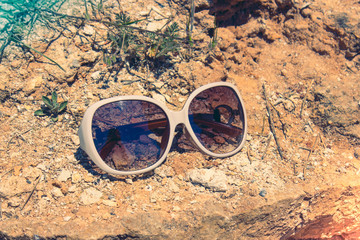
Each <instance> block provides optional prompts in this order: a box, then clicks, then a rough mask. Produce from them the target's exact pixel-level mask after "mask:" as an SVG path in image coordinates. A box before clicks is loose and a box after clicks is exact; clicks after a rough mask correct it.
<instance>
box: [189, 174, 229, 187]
mask: <svg viewBox="0 0 360 240" xmlns="http://www.w3.org/2000/svg"><path fill="white" fill-rule="evenodd" d="M187 177H188V179H189V181H190V182H191V183H193V184H197V185H201V186H204V187H206V188H209V189H211V190H212V191H214V192H226V191H227V190H228V184H227V182H228V181H227V177H226V175H225V173H224V172H223V171H221V170H215V169H214V168H211V169H193V170H190V171H189V172H187Z"/></svg>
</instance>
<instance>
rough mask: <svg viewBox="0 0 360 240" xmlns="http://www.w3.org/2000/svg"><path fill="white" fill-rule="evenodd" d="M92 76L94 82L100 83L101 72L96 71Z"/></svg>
mask: <svg viewBox="0 0 360 240" xmlns="http://www.w3.org/2000/svg"><path fill="white" fill-rule="evenodd" d="M90 76H91V78H92V79H93V80H95V81H99V80H100V79H101V71H96V72H94V73H92V74H91V75H90Z"/></svg>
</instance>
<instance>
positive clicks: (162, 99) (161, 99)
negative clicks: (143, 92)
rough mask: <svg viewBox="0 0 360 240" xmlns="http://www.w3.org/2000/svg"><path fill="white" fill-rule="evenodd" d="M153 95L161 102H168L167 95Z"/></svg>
mask: <svg viewBox="0 0 360 240" xmlns="http://www.w3.org/2000/svg"><path fill="white" fill-rule="evenodd" d="M152 97H153V98H154V99H156V100H158V101H160V102H163V103H164V102H166V99H165V97H164V96H163V95H161V94H158V93H153V94H152Z"/></svg>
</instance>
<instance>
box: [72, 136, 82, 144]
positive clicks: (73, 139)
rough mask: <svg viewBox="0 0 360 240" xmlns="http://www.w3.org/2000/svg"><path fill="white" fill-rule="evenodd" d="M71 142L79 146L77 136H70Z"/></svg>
mask: <svg viewBox="0 0 360 240" xmlns="http://www.w3.org/2000/svg"><path fill="white" fill-rule="evenodd" d="M71 141H72V142H73V143H74V144H75V145H76V146H79V145H80V139H79V136H77V135H72V136H71Z"/></svg>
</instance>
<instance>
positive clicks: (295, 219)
mask: <svg viewBox="0 0 360 240" xmlns="http://www.w3.org/2000/svg"><path fill="white" fill-rule="evenodd" d="M119 2H120V6H119ZM119 2H118V1H110V0H109V1H107V2H106V7H108V8H109V9H111V11H113V12H114V13H115V12H120V11H124V12H127V13H128V14H129V15H130V16H132V17H133V18H134V19H139V18H142V17H144V16H147V19H148V21H143V22H140V23H139V24H138V25H139V27H141V28H145V29H148V30H156V29H159V28H161V27H162V26H164V24H166V22H167V21H168V18H169V17H172V18H173V20H174V21H176V22H178V23H179V26H180V28H181V29H183V30H184V31H182V32H181V33H180V35H181V36H182V37H186V33H185V29H186V23H187V21H188V19H189V10H190V2H187V1H175V0H174V1H165V0H158V1H145V0H132V1H119ZM80 6H81V3H78V2H72V3H70V4H68V5H65V6H64V7H65V9H64V11H65V12H67V13H68V14H73V13H76V12H77V11H80V12H81V7H80ZM77 9H80V10H77ZM359 15H360V3H359V1H355V0H345V1H327V0H313V1H302V0H293V1H290V0H270V1H268V0H251V1H241V0H237V1H235V0H233V1H220V0H219V1H205V0H199V1H195V17H194V30H193V38H194V45H193V49H192V52H190V51H189V49H186V48H184V49H182V50H180V51H179V53H177V54H173V55H172V56H171V57H170V60H168V61H167V62H165V63H162V64H160V65H156V66H154V65H146V64H144V65H139V66H133V65H127V64H126V63H125V64H124V65H123V66H118V67H111V66H109V65H106V64H104V61H103V54H102V52H101V50H100V49H98V48H96V46H97V45H96V44H94V42H101V41H103V42H106V39H105V37H106V28H105V27H104V26H103V25H102V24H100V23H94V22H80V23H77V24H74V26H70V25H69V26H68V28H67V30H66V31H63V32H62V34H61V35H59V34H55V33H52V32H47V31H46V32H43V31H41V30H39V32H38V36H37V37H34V38H33V40H32V44H33V46H34V47H36V48H37V49H39V50H41V51H44V53H45V54H46V55H47V56H48V57H50V58H52V59H56V62H58V63H59V64H60V65H61V66H62V67H63V68H64V69H65V70H66V72H63V71H62V70H61V69H59V68H58V67H57V66H55V65H52V64H50V63H49V62H48V61H47V60H46V59H45V58H43V57H41V56H37V55H32V54H29V53H26V54H24V53H23V52H21V51H19V50H17V49H16V48H15V47H13V48H11V49H8V51H7V53H6V58H5V59H4V60H3V62H2V63H1V65H0V73H1V79H0V101H1V104H0V118H1V126H0V127H1V131H2V134H1V136H0V238H1V239H359V236H360V225H359V223H360V211H359V207H358V206H359V205H360V204H359V201H360V198H359V197H358V196H359V194H360V192H359V191H360V161H359V156H360V146H359V143H360V122H359V119H360V84H359V77H360V74H359V68H360V55H359V52H360V22H359V19H360V16H359ZM214 22H216V23H217V27H216V26H215V24H214ZM214 33H217V41H218V43H217V45H216V47H215V48H214V49H210V48H209V43H210V42H211V38H212V37H213V36H216V34H214ZM39 39H40V40H39ZM41 39H46V40H41ZM94 39H95V40H94ZM217 81H226V82H231V83H234V84H235V85H236V86H237V87H238V89H239V91H240V92H241V94H242V97H243V100H244V102H245V105H246V106H245V107H246V110H247V116H248V125H249V133H248V136H247V140H246V144H245V146H244V148H243V149H242V151H241V152H240V153H238V154H236V155H235V156H232V157H229V158H225V159H213V158H210V157H208V156H206V155H203V154H201V153H200V152H198V151H197V150H196V149H192V148H190V147H183V146H182V145H180V144H177V143H174V146H173V150H172V151H171V152H170V154H169V155H168V157H167V160H166V161H165V162H164V163H163V164H162V165H161V166H160V167H159V168H157V169H156V170H155V171H153V172H151V173H149V174H146V175H141V176H133V177H128V178H118V177H115V176H109V175H107V174H104V173H103V172H101V171H99V169H97V168H96V166H95V165H94V164H93V163H92V162H91V160H90V159H88V157H87V156H86V154H85V153H84V152H83V151H82V150H80V148H79V139H78V137H77V129H78V126H79V124H80V121H81V118H82V116H83V113H84V111H85V110H86V108H87V107H88V106H89V105H91V104H92V103H95V102H97V101H99V100H100V99H105V98H108V97H111V96H119V95H131V94H134V95H143V96H151V97H153V98H156V99H158V100H161V101H165V102H166V103H167V105H168V107H169V108H170V109H175V110H179V109H181V107H182V106H183V104H184V103H185V101H186V99H187V96H188V95H189V94H190V93H191V91H193V90H194V89H195V88H196V87H199V86H202V85H205V84H206V83H211V82H217ZM52 90H57V92H58V93H59V96H60V98H61V99H63V100H68V101H69V104H68V107H67V110H66V112H65V113H63V114H61V115H60V116H59V121H58V122H56V123H53V122H51V120H50V119H49V118H46V117H43V118H39V117H35V116H34V112H35V111H36V110H38V109H39V108H40V105H41V103H42V101H41V97H42V96H43V95H45V96H49V95H50V94H51V92H52ZM264 90H265V93H266V94H264ZM271 122H272V123H273V125H274V130H273V131H272V130H271V127H270V125H271ZM275 139H276V140H275ZM184 141H185V143H186V140H184ZM185 145H186V146H188V145H191V143H186V144H185ZM194 174H204V175H208V176H210V179H202V180H201V181H195V180H194V178H192V176H194ZM214 179H215V180H216V181H215V180H214ZM213 180H214V181H213Z"/></svg>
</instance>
